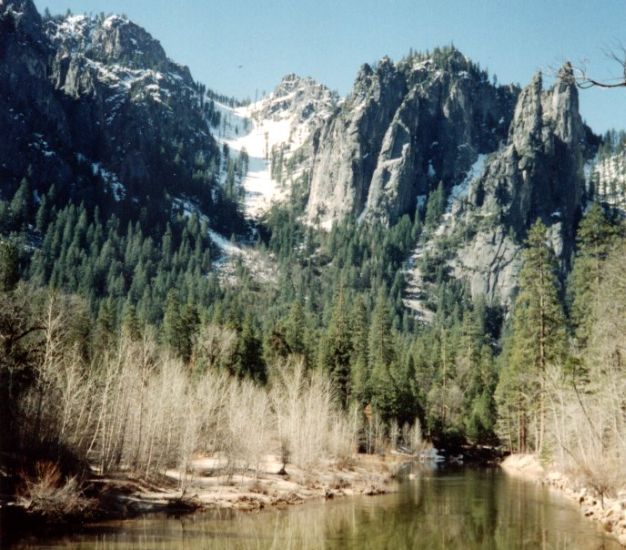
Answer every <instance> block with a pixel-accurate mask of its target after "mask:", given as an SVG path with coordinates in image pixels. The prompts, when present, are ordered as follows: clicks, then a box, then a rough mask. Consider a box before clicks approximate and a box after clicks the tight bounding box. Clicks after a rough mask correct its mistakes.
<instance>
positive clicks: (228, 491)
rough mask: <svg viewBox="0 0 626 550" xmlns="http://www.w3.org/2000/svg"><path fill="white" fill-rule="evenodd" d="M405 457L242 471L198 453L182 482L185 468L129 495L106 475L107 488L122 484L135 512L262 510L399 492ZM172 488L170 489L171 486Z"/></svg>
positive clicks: (266, 465) (274, 463) (124, 500)
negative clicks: (398, 478) (397, 479)
mask: <svg viewBox="0 0 626 550" xmlns="http://www.w3.org/2000/svg"><path fill="white" fill-rule="evenodd" d="M403 462H404V461H403V460H402V459H401V457H397V456H387V457H379V456H370V455H356V456H354V457H353V459H352V460H350V461H349V462H348V463H346V464H342V465H337V464H334V463H330V462H329V463H325V464H324V463H322V464H319V465H317V466H316V467H315V468H312V469H310V470H308V471H307V470H304V469H302V468H299V467H297V466H295V465H291V464H288V465H287V466H286V467H285V468H284V469H283V465H282V464H281V463H280V462H278V460H276V458H275V457H266V459H265V460H264V462H263V463H262V464H261V465H260V468H259V469H258V473H253V472H252V471H251V470H244V469H240V470H237V471H235V472H228V471H227V468H226V466H227V465H226V464H225V463H223V462H222V461H221V460H220V458H219V457H198V458H197V459H196V460H194V461H193V463H192V468H191V471H192V473H191V474H190V475H187V477H186V478H185V480H184V482H183V483H182V486H183V489H182V490H181V489H179V488H178V487H177V488H176V489H175V490H174V489H171V487H172V486H180V485H181V483H180V472H178V471H176V470H169V471H168V472H166V476H165V477H166V479H167V481H168V483H165V484H164V486H163V487H154V486H153V487H147V486H145V485H144V486H139V485H137V486H136V487H135V488H134V489H133V490H132V491H131V492H129V493H127V494H123V492H124V491H123V489H124V486H126V487H127V485H126V484H127V481H128V480H124V479H123V478H121V479H119V480H116V479H111V478H107V479H100V480H97V483H101V484H102V485H103V486H106V487H107V490H109V491H110V490H112V489H113V490H114V488H115V485H117V484H119V489H120V491H119V494H118V495H117V496H116V499H117V501H118V502H119V503H120V504H121V505H122V506H124V507H127V508H128V509H129V510H130V511H134V512H142V511H144V512H145V511H153V510H158V509H160V508H163V507H166V506H169V507H171V506H172V505H173V504H175V503H181V504H182V505H184V504H187V505H190V506H195V507H197V508H200V509H207V508H235V509H239V510H260V509H263V508H267V507H272V506H277V507H283V506H288V505H291V504H297V503H300V502H304V501H305V500H310V499H315V498H324V499H330V498H334V497H339V496H344V495H377V494H383V493H388V492H390V491H392V490H393V488H394V484H393V478H394V477H395V474H396V472H397V470H398V468H399V467H400V466H401V464H402V463H403ZM168 487H170V488H168Z"/></svg>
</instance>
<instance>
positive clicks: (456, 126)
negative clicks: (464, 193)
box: [307, 48, 517, 225]
mask: <svg viewBox="0 0 626 550" xmlns="http://www.w3.org/2000/svg"><path fill="white" fill-rule="evenodd" d="M516 95H517V91H516V90H514V89H513V88H511V87H497V86H494V85H493V84H491V83H490V82H489V81H488V79H487V77H486V73H484V72H482V71H480V70H479V69H478V68H477V66H475V65H473V64H471V62H469V61H468V59H467V58H466V57H465V56H463V54H461V53H460V52H458V51H457V50H454V49H453V48H452V49H442V50H436V51H435V52H433V54H431V55H414V56H410V57H409V58H406V59H405V60H403V61H401V62H399V63H397V64H396V63H394V62H393V61H391V59H389V58H388V57H386V58H383V59H382V60H381V61H380V62H379V63H377V64H376V65H375V66H373V67H372V66H370V65H363V66H362V67H361V69H360V70H359V73H358V75H357V78H356V80H355V84H354V88H353V90H352V92H351V94H350V95H349V96H348V97H347V98H346V100H345V102H344V103H343V104H342V107H341V109H340V111H339V112H338V113H336V115H335V116H334V117H332V118H331V119H329V121H328V123H327V124H326V126H325V127H324V128H323V129H322V130H321V133H320V140H319V143H320V145H319V147H318V148H317V149H316V152H315V162H314V165H313V173H312V177H311V191H310V195H309V202H308V205H307V216H308V218H309V220H310V221H312V222H315V221H316V220H318V221H319V222H321V223H322V224H324V225H328V224H331V223H332V222H333V221H334V220H337V219H339V218H341V217H343V216H345V215H349V214H356V215H359V216H367V217H369V216H373V217H375V218H376V219H379V220H383V221H386V222H393V221H394V220H396V219H398V217H399V216H401V215H402V214H404V213H407V212H409V213H411V212H413V211H414V210H415V207H416V202H417V198H418V197H419V196H425V195H427V194H428V192H429V191H430V190H432V189H433V188H434V187H436V186H437V184H438V183H439V181H442V182H443V183H444V185H445V186H446V187H447V188H451V187H452V186H453V185H454V184H455V183H457V182H458V181H459V180H460V179H462V175H463V174H465V173H466V171H467V170H468V169H469V168H470V166H471V165H472V164H473V162H474V161H475V160H476V158H477V156H478V155H479V154H481V153H488V152H491V151H493V150H495V149H496V148H497V146H498V143H499V142H500V141H501V140H503V139H505V138H506V132H507V130H508V127H509V122H510V120H511V116H512V109H513V104H514V102H515V99H516Z"/></svg>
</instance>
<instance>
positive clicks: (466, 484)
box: [23, 469, 620, 550]
mask: <svg viewBox="0 0 626 550" xmlns="http://www.w3.org/2000/svg"><path fill="white" fill-rule="evenodd" d="M33 544H34V546H23V547H34V548H61V547H63V548H75V549H79V548H80V549H83V548H84V549H99V550H109V549H111V550H113V549H116V550H121V549H131V548H132V549H139V548H141V549H165V548H168V549H169V548H185V549H193V550H195V549H200V548H210V549H226V548H228V549H231V548H232V549H266V548H270V549H277V550H290V549H294V550H296V549H297V550H300V549H302V550H306V549H333V550H334V549H370V548H371V549H379V548H384V549H394V550H396V549H397V550H402V549H409V548H411V549H413V548H417V549H421V548H423V549H439V548H446V549H447V548H459V549H467V550H470V549H475V548H480V549H492V548H493V549H506V550H509V549H515V548H545V549H557V550H560V549H572V550H587V549H607V550H614V549H618V548H620V546H619V545H618V544H617V543H616V542H614V541H613V540H612V539H610V538H609V537H607V536H606V535H603V534H602V533H601V532H600V531H599V529H598V528H597V526H596V525H595V524H594V523H592V522H590V521H588V520H586V519H584V518H583V517H582V515H581V513H580V511H579V510H578V509H577V508H576V506H575V505H573V504H572V503H571V502H569V501H568V500H566V499H564V498H563V497H561V496H559V495H558V494H555V493H553V492H552V491H550V490H549V489H546V488H544V487H540V486H538V485H535V484H533V483H529V482H525V481H522V480H517V479H513V478H510V477H508V476H506V475H504V474H503V473H502V472H500V471H499V470H497V469H495V470H484V469H483V470H472V469H459V470H448V471H441V472H422V473H417V474H416V476H415V479H411V480H408V479H407V480H406V481H404V482H402V483H401V485H400V490H399V491H398V492H397V493H394V494H391V495H385V496H378V497H356V498H341V499H337V500H335V501H328V502H311V503H307V504H304V505H300V506H294V507H290V508H288V509H287V510H272V511H264V512H260V513H253V514H250V513H236V512H219V513H210V514H196V515H192V516H186V517H183V518H179V519H175V518H163V517H148V518H143V519H139V520H129V521H125V522H121V523H119V522H118V523H115V524H108V525H106V526H102V525H99V526H98V527H97V528H94V529H91V530H88V531H86V532H84V533H81V534H76V535H72V536H68V537H65V538H64V539H62V540H58V541H46V543H45V544H44V543H38V544H37V543H33Z"/></svg>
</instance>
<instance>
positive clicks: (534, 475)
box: [501, 454, 626, 546]
mask: <svg viewBox="0 0 626 550" xmlns="http://www.w3.org/2000/svg"><path fill="white" fill-rule="evenodd" d="M501 467H502V469H503V470H504V471H505V472H507V473H508V474H510V475H514V476H517V477H522V478H524V479H527V480H529V481H535V482H537V483H542V484H544V485H547V486H549V487H552V488H554V489H557V490H558V491H559V492H561V493H562V494H564V495H565V496H567V497H568V498H570V499H571V500H573V501H574V502H576V503H577V504H578V505H579V507H580V510H581V512H582V513H583V515H584V516H585V517H587V518H589V519H591V520H593V521H595V522H597V523H598V524H599V525H601V526H602V528H603V529H604V530H605V531H606V532H608V533H610V534H612V535H613V536H614V537H615V538H616V539H617V540H618V541H619V543H620V544H621V545H622V546H626V491H624V490H622V491H620V492H618V494H617V496H616V497H606V496H605V497H604V498H603V499H602V498H601V497H600V496H599V495H598V494H597V493H596V492H595V491H593V490H592V489H591V488H590V487H585V486H584V485H583V484H582V483H581V482H579V481H577V480H575V479H574V478H572V477H569V476H567V475H565V474H564V473H562V472H559V471H558V470H557V469H556V468H555V467H554V466H550V465H548V466H543V465H542V464H541V463H540V462H539V459H538V458H537V457H536V456H534V455H529V454H514V455H510V456H508V457H507V458H506V459H505V460H504V461H503V462H502V464H501Z"/></svg>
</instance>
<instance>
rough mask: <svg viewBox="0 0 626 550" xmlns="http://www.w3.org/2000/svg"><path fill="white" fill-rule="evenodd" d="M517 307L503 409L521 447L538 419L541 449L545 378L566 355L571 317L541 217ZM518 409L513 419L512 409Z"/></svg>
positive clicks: (532, 233) (537, 437) (502, 390)
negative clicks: (566, 312) (563, 301)
mask: <svg viewBox="0 0 626 550" xmlns="http://www.w3.org/2000/svg"><path fill="white" fill-rule="evenodd" d="M526 246H527V248H526V250H525V251H524V264H523V267H522V269H521V271H520V277H519V287H520V288H519V294H518V296H517V299H516V301H515V308H514V311H513V333H512V338H511V341H510V347H509V350H508V355H507V361H508V362H507V364H506V366H505V369H504V372H503V375H502V379H501V381H500V386H499V388H498V389H499V410H500V411H502V412H503V413H504V414H503V416H505V417H507V418H509V420H510V421H511V422H512V423H513V422H514V423H515V424H516V431H517V437H516V438H515V439H516V441H517V446H518V448H519V450H521V451H524V450H525V449H526V448H527V445H528V443H529V441H528V429H529V425H528V424H529V420H530V419H532V420H533V421H534V428H535V433H534V436H535V437H534V449H535V451H537V452H541V451H542V449H543V444H544V435H545V415H546V405H545V399H546V395H545V394H546V389H545V376H546V370H547V368H548V366H549V365H550V364H557V363H561V362H563V361H564V359H565V345H566V332H565V316H564V314H563V308H562V305H561V302H560V300H559V294H558V279H557V276H556V260H555V257H554V252H553V251H552V249H551V247H550V245H549V244H548V243H547V242H546V227H545V225H544V224H543V223H542V222H541V220H538V221H537V222H536V223H535V224H534V225H533V226H532V228H531V229H530V231H529V234H528V239H527V242H526ZM507 408H512V409H514V410H515V411H516V413H517V417H518V418H517V420H511V415H510V414H506V409H507Z"/></svg>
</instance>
